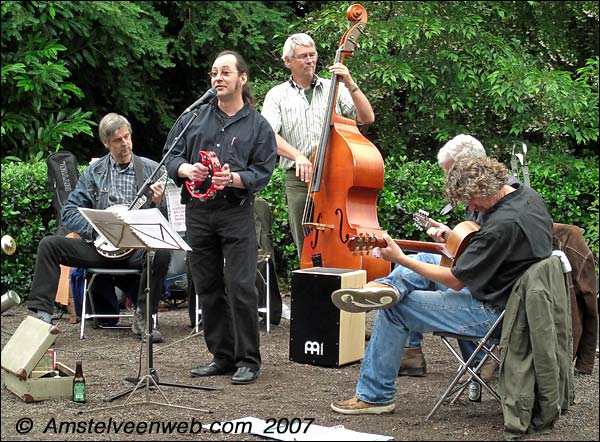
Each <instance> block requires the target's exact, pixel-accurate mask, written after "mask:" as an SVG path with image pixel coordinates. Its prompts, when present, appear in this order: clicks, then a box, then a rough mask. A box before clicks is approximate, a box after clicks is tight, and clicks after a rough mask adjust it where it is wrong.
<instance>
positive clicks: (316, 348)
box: [289, 267, 367, 367]
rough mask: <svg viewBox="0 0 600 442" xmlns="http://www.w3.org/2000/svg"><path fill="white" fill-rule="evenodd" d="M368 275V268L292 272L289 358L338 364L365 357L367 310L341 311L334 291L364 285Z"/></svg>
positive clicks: (314, 362)
mask: <svg viewBox="0 0 600 442" xmlns="http://www.w3.org/2000/svg"><path fill="white" fill-rule="evenodd" d="M366 278H367V272H366V271H365V270H348V269H336V268H326V267H314V268H310V269H303V270H295V271H293V272H292V303H291V323H290V348H289V351H290V353H289V355H290V356H289V357H290V360H292V361H294V362H299V363H303V364H311V365H320V366H324V367H339V366H340V365H344V364H349V363H351V362H356V361H360V360H361V359H362V358H363V356H364V354H365V313H348V312H345V311H342V310H339V309H338V308H337V307H336V306H335V305H333V302H331V293H332V292H333V291H335V290H337V289H340V288H356V287H362V286H363V285H364V284H365V282H366Z"/></svg>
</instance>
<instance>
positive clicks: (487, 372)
mask: <svg viewBox="0 0 600 442" xmlns="http://www.w3.org/2000/svg"><path fill="white" fill-rule="evenodd" d="M494 354H495V355H496V356H498V350H496V349H494ZM497 367H498V364H496V361H494V360H493V359H492V358H490V357H489V356H488V358H487V359H486V360H485V362H484V363H483V366H482V367H481V371H480V372H479V376H481V379H483V380H484V381H486V382H490V381H493V380H494V379H496V368H497Z"/></svg>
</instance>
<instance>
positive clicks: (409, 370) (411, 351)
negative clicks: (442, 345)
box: [398, 347, 427, 377]
mask: <svg viewBox="0 0 600 442" xmlns="http://www.w3.org/2000/svg"><path fill="white" fill-rule="evenodd" d="M426 374H427V363H426V362H425V356H423V350H421V347H404V354H403V355H402V361H400V370H399V371H398V376H415V377H420V376H425V375H426Z"/></svg>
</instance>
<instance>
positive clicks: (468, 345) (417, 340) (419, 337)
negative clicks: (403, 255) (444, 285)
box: [377, 253, 485, 366]
mask: <svg viewBox="0 0 600 442" xmlns="http://www.w3.org/2000/svg"><path fill="white" fill-rule="evenodd" d="M411 257H412V258H413V259H416V260H417V261H421V262H427V263H430V264H436V265H439V263H440V260H441V255H436V254H433V253H418V254H416V255H412V256H411ZM390 277H391V278H400V277H402V278H404V280H407V281H410V282H411V283H412V284H413V286H416V285H418V284H426V282H425V281H426V278H423V277H422V276H421V275H419V274H418V273H415V272H413V271H412V270H410V269H407V268H406V267H402V266H396V267H395V268H394V270H393V271H392V273H391V274H390V275H389V276H388V278H390ZM377 281H379V282H386V281H387V278H380V279H378V280H377ZM422 341H423V334H422V333H419V332H418V331H411V332H410V333H409V335H408V342H407V344H406V346H407V347H410V348H415V347H420V346H421V342H422ZM456 341H457V342H458V347H459V348H460V352H461V354H462V357H463V359H464V360H465V361H466V360H467V359H469V357H470V356H471V354H472V353H473V351H475V347H477V346H476V345H475V344H474V343H473V342H471V341H463V340H462V339H457V340H456ZM484 354H485V353H484V352H480V354H479V357H478V358H475V359H474V360H473V363H472V366H476V365H477V364H478V363H479V361H480V360H481V358H483V356H484Z"/></svg>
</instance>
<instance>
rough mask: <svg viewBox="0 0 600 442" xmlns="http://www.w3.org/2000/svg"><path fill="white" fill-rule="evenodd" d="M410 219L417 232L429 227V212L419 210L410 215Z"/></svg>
mask: <svg viewBox="0 0 600 442" xmlns="http://www.w3.org/2000/svg"><path fill="white" fill-rule="evenodd" d="M412 219H413V221H414V223H415V225H416V226H417V228H418V229H419V230H425V229H428V228H429V227H431V224H430V223H429V212H426V211H425V210H423V209H419V210H417V211H416V212H414V213H413V214H412Z"/></svg>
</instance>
